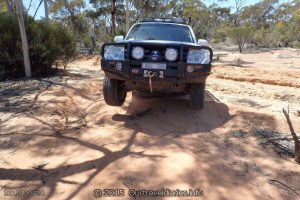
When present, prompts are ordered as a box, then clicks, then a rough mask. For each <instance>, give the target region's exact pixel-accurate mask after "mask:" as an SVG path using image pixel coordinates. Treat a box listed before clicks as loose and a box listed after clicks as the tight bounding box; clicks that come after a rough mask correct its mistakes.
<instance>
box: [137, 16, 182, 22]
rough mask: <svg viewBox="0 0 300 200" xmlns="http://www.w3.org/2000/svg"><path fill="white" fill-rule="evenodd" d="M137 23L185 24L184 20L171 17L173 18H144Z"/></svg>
mask: <svg viewBox="0 0 300 200" xmlns="http://www.w3.org/2000/svg"><path fill="white" fill-rule="evenodd" d="M139 22H168V23H176V24H187V22H186V19H184V18H180V17H173V18H155V17H145V18H142V19H141V20H140V21H139Z"/></svg>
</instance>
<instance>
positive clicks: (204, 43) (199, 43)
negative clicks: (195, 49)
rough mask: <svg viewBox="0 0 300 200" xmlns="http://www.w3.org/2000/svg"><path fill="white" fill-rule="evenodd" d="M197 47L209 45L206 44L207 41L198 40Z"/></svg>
mask: <svg viewBox="0 0 300 200" xmlns="http://www.w3.org/2000/svg"><path fill="white" fill-rule="evenodd" d="M198 45H200V46H207V47H208V46H209V43H208V41H207V40H203V39H199V40H198Z"/></svg>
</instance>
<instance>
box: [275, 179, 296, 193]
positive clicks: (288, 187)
mask: <svg viewBox="0 0 300 200" xmlns="http://www.w3.org/2000/svg"><path fill="white" fill-rule="evenodd" d="M269 183H270V184H272V185H278V187H279V186H280V185H281V186H283V187H280V188H282V189H284V190H287V191H292V192H293V193H295V194H296V195H298V196H300V194H299V193H298V192H297V191H296V190H295V189H293V188H291V187H290V186H288V185H286V184H284V183H282V182H280V181H278V180H275V179H269Z"/></svg>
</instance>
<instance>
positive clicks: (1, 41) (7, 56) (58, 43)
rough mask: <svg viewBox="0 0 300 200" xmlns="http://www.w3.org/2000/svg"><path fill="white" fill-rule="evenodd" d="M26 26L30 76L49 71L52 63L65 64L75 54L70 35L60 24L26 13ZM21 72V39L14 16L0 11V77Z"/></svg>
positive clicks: (22, 66) (17, 76) (22, 70)
mask: <svg viewBox="0 0 300 200" xmlns="http://www.w3.org/2000/svg"><path fill="white" fill-rule="evenodd" d="M25 27H26V33H27V39H28V46H29V58H30V64H31V70H32V75H33V76H46V75H50V74H51V73H53V71H54V70H53V68H52V67H53V65H54V64H56V63H57V62H62V63H63V64H65V63H67V62H68V61H69V60H70V59H71V58H72V57H73V55H74V54H75V40H74V38H73V35H72V33H71V32H69V31H68V30H67V29H66V28H64V27H63V26H61V25H59V24H55V23H46V22H44V21H34V20H33V19H32V18H30V17H27V18H26V19H25ZM22 76H24V65H23V56H22V42H21V36H20V32H19V26H18V22H17V19H16V17H15V16H9V15H4V14H0V80H3V79H9V78H19V77H22Z"/></svg>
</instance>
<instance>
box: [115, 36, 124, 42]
mask: <svg viewBox="0 0 300 200" xmlns="http://www.w3.org/2000/svg"><path fill="white" fill-rule="evenodd" d="M123 40H124V36H123V35H117V36H115V39H114V41H115V42H121V41H123Z"/></svg>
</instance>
